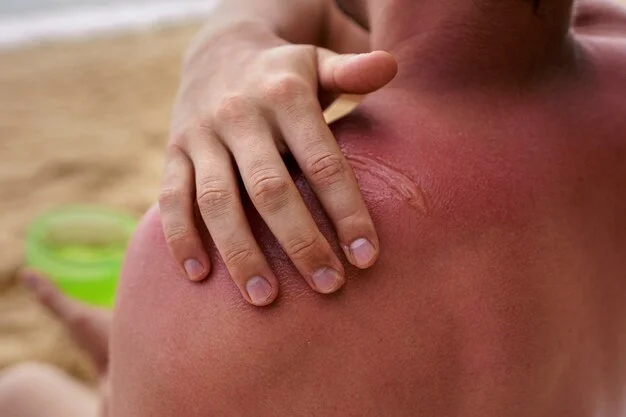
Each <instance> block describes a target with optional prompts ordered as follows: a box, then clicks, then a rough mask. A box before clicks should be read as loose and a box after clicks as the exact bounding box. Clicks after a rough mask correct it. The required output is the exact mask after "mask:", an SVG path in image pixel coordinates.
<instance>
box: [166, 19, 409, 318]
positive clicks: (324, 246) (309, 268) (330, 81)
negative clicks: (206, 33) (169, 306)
mask: <svg viewBox="0 0 626 417" xmlns="http://www.w3.org/2000/svg"><path fill="white" fill-rule="evenodd" d="M396 71H397V64H396V62H395V60H394V58H393V57H392V56H391V55H389V54H388V53H386V52H381V51H378V52H372V53H368V54H360V55H337V54H335V53H333V52H331V51H329V50H326V49H322V48H318V47H315V46H311V45H293V44H289V43H287V42H285V41H284V40H282V39H280V38H278V37H276V36H275V35H273V34H269V33H266V32H263V31H260V30H257V31H255V30H250V29H248V28H241V30H240V31H236V32H233V31H231V32H228V33H221V35H220V36H213V37H212V38H211V39H204V40H203V41H202V42H199V43H197V45H196V47H195V48H193V50H192V53H191V54H190V55H189V56H188V58H187V60H186V64H185V67H184V71H183V76H182V80H181V85H180V89H179V93H178V97H177V100H176V104H175V107H174V111H173V117H172V126H171V132H170V134H171V136H170V140H169V145H168V152H167V161H166V168H165V174H164V180H163V186H162V191H161V195H160V198H159V206H160V210H161V217H162V221H163V228H164V233H165V237H166V240H167V243H168V246H169V248H170V251H171V253H172V255H173V257H174V259H175V260H176V261H177V262H178V263H179V264H180V266H181V267H182V268H183V270H184V271H185V272H186V274H187V276H188V277H189V278H190V279H192V280H202V279H204V278H205V277H206V276H207V274H208V273H209V270H210V260H209V257H208V255H207V253H206V251H205V249H204V247H203V245H202V242H201V239H200V234H199V232H198V230H197V228H196V226H195V223H194V215H193V213H194V208H195V204H196V202H197V206H198V208H199V211H200V213H201V215H202V219H203V221H204V223H205V224H206V227H207V229H208V231H209V233H210V234H211V237H212V239H213V240H214V242H215V245H216V247H217V249H218V250H219V252H220V254H221V256H222V258H223V260H224V262H225V264H226V266H227V268H228V270H229V272H230V275H231V276H232V278H233V280H234V281H235V283H236V284H237V286H238V287H239V289H240V291H241V293H242V294H243V296H244V298H245V299H246V300H248V302H251V303H252V304H255V305H258V306H262V305H267V304H270V303H271V302H272V301H273V300H274V299H275V298H276V296H277V294H278V282H277V279H276V277H275V276H274V274H273V273H272V270H271V268H270V267H269V265H268V263H267V261H266V259H265V257H264V255H263V253H262V251H261V249H260V248H259V246H258V244H257V243H256V241H255V238H254V237H253V235H252V232H251V230H250V226H249V225H248V222H247V220H246V217H245V214H244V210H243V206H242V203H241V199H240V194H239V189H238V185H237V174H236V171H235V169H237V171H238V174H239V175H240V176H241V178H242V179H243V184H244V186H245V191H246V192H247V193H248V195H249V196H250V198H251V201H252V203H253V204H254V206H255V207H256V209H257V210H258V212H259V214H260V215H261V217H262V218H263V220H264V221H265V223H266V224H267V225H268V227H269V228H270V230H271V231H272V233H273V234H274V235H275V236H276V238H277V240H278V242H279V243H280V244H281V246H282V248H283V249H284V251H285V252H286V254H287V255H288V256H289V257H290V259H291V260H292V262H293V264H294V265H295V266H296V268H297V269H298V271H299V272H300V273H301V274H302V276H303V277H304V278H305V279H306V281H307V282H308V284H309V285H310V286H311V287H312V288H313V289H315V290H317V291H318V292H320V293H332V292H334V291H336V290H337V289H339V288H340V287H341V286H342V285H343V282H344V276H343V267H342V264H341V262H340V261H339V259H338V258H337V257H336V255H335V254H334V252H333V251H332V249H331V247H330V245H329V243H328V241H327V240H326V239H325V238H324V236H323V235H322V234H321V233H320V231H319V230H318V227H317V225H316V223H315V222H314V220H313V218H312V216H311V214H310V213H309V211H308V209H307V207H306V206H305V204H304V202H303V200H302V198H301V196H300V194H299V192H298V190H297V188H296V187H295V185H294V183H293V181H292V179H291V177H290V175H289V173H288V172H287V168H286V166H285V164H284V162H283V160H282V158H281V153H283V152H285V151H286V150H287V149H289V151H291V153H292V154H293V155H294V157H295V159H296V161H297V163H298V164H299V166H300V168H301V169H302V171H303V173H304V174H305V176H306V178H307V180H308V181H309V183H310V184H311V186H312V188H313V190H314V191H315V193H316V195H317V197H318V199H319V200H320V202H321V203H322V205H323V207H324V209H325V211H326V213H327V215H328V217H329V218H330V220H331V221H332V223H333V226H334V228H335V230H336V232H337V235H338V238H339V241H340V243H341V246H342V248H343V250H344V252H345V255H346V256H347V258H348V260H349V261H350V262H351V263H352V264H353V265H355V266H357V267H359V268H367V267H369V266H371V265H372V264H373V263H374V262H375V260H376V258H377V256H378V249H379V244H378V238H377V235H376V231H375V230H374V225H373V223H372V219H371V218H370V215H369V213H368V210H367V208H366V206H365V204H364V202H363V199H362V197H361V193H360V191H359V188H358V184H357V182H356V179H355V176H354V174H353V172H352V169H351V167H350V165H349V164H348V163H347V161H346V159H345V158H344V156H343V154H342V153H341V150H340V149H339V146H338V145H337V143H336V141H335V138H334V136H333V135H332V133H331V131H330V129H329V127H328V126H327V124H326V122H325V120H324V117H323V110H322V106H323V105H325V104H328V103H329V102H330V101H331V96H333V95H336V94H340V93H353V94H365V93H370V92H372V91H375V90H377V89H379V88H381V87H383V86H384V85H386V84H387V83H388V82H389V81H391V80H392V79H393V77H394V76H395V74H396ZM320 100H321V101H320Z"/></svg>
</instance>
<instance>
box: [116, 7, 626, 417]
mask: <svg viewBox="0 0 626 417" xmlns="http://www.w3.org/2000/svg"><path fill="white" fill-rule="evenodd" d="M618 20H619V19H618ZM624 21H626V19H625V20H624ZM624 27H626V25H624ZM586 30H587V29H585V31H586ZM592 32H593V33H592ZM597 32H599V33H602V32H601V31H600V30H599V29H596V28H594V29H593V30H591V31H589V33H588V34H587V35H585V36H584V37H583V36H581V37H579V38H578V43H579V45H580V54H581V56H584V59H580V60H579V61H577V62H578V63H579V65H577V66H576V68H574V69H573V70H572V71H568V76H565V77H561V78H560V81H558V82H556V81H555V82H551V83H546V85H545V86H540V87H537V88H534V89H528V90H524V91H522V92H517V93H502V92H500V93H498V94H496V93H494V94H491V93H489V92H487V93H485V92H484V91H481V94H477V93H475V92H474V91H471V90H470V91H468V92H465V93H463V94H454V95H450V96H447V97H446V99H445V100H442V99H441V97H434V96H430V95H428V94H424V95H423V96H419V95H418V94H416V93H415V89H413V85H412V84H411V82H410V81H406V80H405V81H401V80H399V81H398V82H397V83H396V84H395V85H392V86H391V87H390V88H387V89H385V90H383V91H381V92H379V93H377V94H374V95H372V96H370V97H369V98H368V99H367V100H365V102H364V103H363V104H362V105H361V106H360V107H359V109H358V110H357V111H356V112H355V113H353V114H352V115H350V116H349V117H347V118H345V119H343V120H342V121H340V122H339V123H337V124H335V125H334V127H333V129H334V132H335V134H336V136H337V138H338V141H339V142H340V144H341V146H342V148H343V150H344V152H345V153H346V155H347V157H348V160H349V161H350V162H351V164H352V166H353V168H354V169H355V172H356V175H357V177H358V179H359V183H360V185H361V188H362V191H363V194H364V197H365V199H366V201H367V203H368V206H369V208H370V210H371V213H372V216H373V218H374V220H375V223H376V227H377V230H378V233H379V236H380V243H381V249H382V252H381V256H380V259H379V261H378V262H377V263H376V265H375V266H374V267H372V268H371V269H369V270H366V271H359V270H356V269H354V268H352V267H350V266H349V265H348V264H347V263H346V264H345V268H346V273H347V284H346V286H345V288H344V289H343V290H342V291H341V292H340V293H338V294H336V295H334V296H323V295H319V294H317V293H314V292H313V291H311V290H310V288H309V287H308V286H307V285H306V283H305V282H304V280H303V279H302V278H301V277H300V276H299V275H298V273H297V271H296V270H295V269H294V268H293V266H292V265H291V264H290V263H289V261H288V258H287V257H286V256H285V255H284V253H283V252H282V251H281V250H280V248H279V247H278V245H277V243H276V241H275V239H274V238H273V237H272V236H271V234H270V233H269V231H268V230H267V228H266V227H265V226H264V225H263V224H262V222H261V221H260V219H259V218H258V216H256V215H255V214H254V213H250V217H251V219H252V225H253V226H252V227H253V230H255V233H256V234H257V236H258V238H259V241H260V243H261V244H262V246H263V248H264V250H265V253H266V254H267V255H268V259H269V260H270V262H271V264H272V266H273V268H274V269H275V271H276V273H277V276H278V277H280V281H281V282H280V284H281V295H280V298H279V300H278V302H277V303H276V305H275V306H272V307H269V308H256V307H252V306H250V305H249V304H248V303H246V302H245V301H244V300H243V299H242V298H241V296H240V293H239V291H238V289H237V288H236V287H235V285H234V284H233V283H232V280H231V279H230V277H229V276H228V274H227V272H226V269H225V267H224V265H223V263H221V262H220V261H219V260H218V261H217V262H215V264H214V271H213V273H212V275H211V278H210V279H209V280H208V281H206V282H204V283H202V284H197V283H192V282H189V281H188V280H186V279H185V277H184V276H183V275H182V274H181V272H180V269H179V268H178V266H177V265H176V264H175V263H174V262H173V261H172V260H171V259H170V257H169V255H168V251H167V247H166V244H165V241H164V239H163V235H162V229H161V224H160V219H159V215H158V210H157V209H152V210H150V211H149V212H148V213H147V215H146V217H145V218H144V220H143V222H142V223H141V225H140V226H139V229H138V231H137V233H136V235H135V237H134V239H133V241H132V242H131V245H130V248H129V251H128V255H127V261H126V264H125V267H124V271H123V274H122V280H121V283H120V290H119V294H118V305H117V310H116V320H115V324H114V328H113V337H112V352H113V353H112V362H111V367H112V387H113V388H112V389H113V396H112V404H111V406H112V415H114V416H116V417H161V416H163V417H165V416H168V417H169V416H185V417H205V416H255V417H265V416H267V417H270V416H290V417H298V416H303V417H304V416H323V417H346V416H361V417H369V416H372V417H373V416H392V417H396V416H407V417H408V416H411V417H413V416H418V415H419V416H446V417H447V416H459V417H461V416H462V417H522V416H523V417H544V416H545V417H561V416H563V417H595V416H607V417H619V416H622V415H624V413H626V398H625V393H626V300H625V295H624V294H626V215H625V214H626V116H625V115H626V70H625V69H624V68H626V41H625V40H623V39H624V38H619V37H615V36H616V35H615V33H614V32H615V29H614V26H611V37H606V36H599V35H598V33H597ZM295 178H296V179H297V184H298V187H299V189H300V190H301V192H302V194H303V196H304V197H305V200H306V202H307V204H308V205H309V207H310V208H311V209H312V210H313V213H314V214H315V218H316V220H317V221H318V223H319V224H320V226H321V228H322V229H323V231H324V233H325V234H326V235H327V236H329V237H330V239H332V241H333V242H334V244H335V249H336V250H337V253H340V249H339V248H338V247H337V239H336V238H335V237H334V236H333V233H332V230H331V227H330V225H329V223H328V220H327V219H326V218H325V217H324V215H323V214H322V210H321V208H320V206H319V204H318V203H317V202H316V200H315V198H314V196H313V194H312V192H311V190H310V189H309V187H308V186H307V184H306V182H305V181H304V179H303V178H302V177H301V175H299V174H296V175H295ZM205 239H206V243H207V246H208V247H209V248H210V251H211V255H212V256H214V257H217V254H216V252H215V248H214V247H213V246H212V244H211V242H210V239H209V237H208V236H206V234H205Z"/></svg>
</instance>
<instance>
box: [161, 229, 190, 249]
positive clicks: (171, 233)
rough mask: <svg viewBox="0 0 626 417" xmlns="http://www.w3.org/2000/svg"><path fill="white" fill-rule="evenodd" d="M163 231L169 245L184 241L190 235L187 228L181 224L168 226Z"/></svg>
mask: <svg viewBox="0 0 626 417" xmlns="http://www.w3.org/2000/svg"><path fill="white" fill-rule="evenodd" d="M163 233H164V235H165V241H166V242H167V244H168V245H169V246H174V245H176V244H178V243H179V242H183V241H185V240H186V239H187V237H188V236H189V232H188V230H187V228H186V227H184V226H181V225H175V226H168V227H166V228H165V229H164V231H163Z"/></svg>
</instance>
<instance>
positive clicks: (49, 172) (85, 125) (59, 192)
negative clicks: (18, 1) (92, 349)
mask: <svg viewBox="0 0 626 417" xmlns="http://www.w3.org/2000/svg"><path fill="white" fill-rule="evenodd" d="M197 29H198V26H195V25H183V26H178V27H174V28H168V29H160V30H153V31H149V32H147V31H143V32H140V33H135V34H130V35H128V34H127V35H123V36H118V37H113V38H111V37H107V38H103V39H100V40H90V41H71V42H67V41H66V42H63V43H57V44H47V45H42V46H29V47H25V48H21V49H16V50H9V51H0V63H1V64H0V170H1V171H0V248H1V249H0V369H2V368H4V367H6V366H8V365H10V364H14V363H16V362H20V361H25V360H31V361H32V360H35V361H44V362H48V363H51V364H54V365H57V366H59V367H60V368H62V369H65V370H66V371H68V372H69V373H71V374H73V375H75V376H77V377H79V378H83V379H90V377H91V371H90V368H89V366H88V364H87V363H86V361H85V360H84V358H83V357H82V356H81V354H80V353H79V352H78V351H77V350H76V348H75V347H74V346H73V344H72V343H71V342H70V341H69V340H68V338H67V335H66V334H65V333H64V331H63V329H62V328H61V327H60V326H59V325H58V324H57V323H56V322H55V321H54V320H53V319H52V318H51V317H49V316H48V315H47V314H46V313H45V312H44V311H43V310H42V309H41V308H40V307H39V306H38V305H37V304H36V303H35V301H34V299H33V298H32V297H31V296H30V295H29V294H28V292H27V291H26V290H25V289H23V288H22V287H21V286H20V285H19V284H18V283H17V280H16V272H17V270H18V269H19V268H20V267H21V265H22V262H23V253H24V236H25V232H26V230H27V228H28V226H29V224H30V222H31V221H32V220H33V219H34V218H35V217H36V216H37V215H38V214H40V213H42V212H45V211H46V210H48V209H50V208H53V207H56V206H59V205H66V204H75V203H96V204H103V205H106V206H109V207H112V208H116V209H121V210H125V211H128V212H130V213H134V214H135V215H137V216H140V215H141V214H142V213H143V212H144V211H145V210H146V209H147V208H148V207H149V206H150V205H151V204H153V202H154V201H155V200H156V198H157V195H158V190H159V183H160V176H161V168H162V158H163V154H164V146H165V142H166V140H167V131H168V122H169V114H170V109H171V105H172V101H173V98H174V94H175V92H176V88H177V83H178V77H179V69H180V62H181V58H182V54H183V53H184V51H185V49H186V47H187V44H188V43H189V41H190V40H191V38H192V37H193V35H194V34H195V32H196V31H197ZM346 105H348V106H349V104H346V103H340V104H339V110H338V111H339V112H341V111H342V108H343V107H345V106H346Z"/></svg>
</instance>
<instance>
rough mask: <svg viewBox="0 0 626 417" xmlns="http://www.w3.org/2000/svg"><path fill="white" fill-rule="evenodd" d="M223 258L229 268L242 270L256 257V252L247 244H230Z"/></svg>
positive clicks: (223, 253)
mask: <svg viewBox="0 0 626 417" xmlns="http://www.w3.org/2000/svg"><path fill="white" fill-rule="evenodd" d="M222 257H223V259H224V262H225V263H226V265H228V267H229V268H231V269H232V268H235V269H236V268H240V267H242V266H243V265H245V264H246V263H248V262H250V260H251V259H252V258H253V257H254V251H253V250H252V248H251V247H250V245H249V244H248V243H247V242H238V243H232V244H230V245H229V246H228V247H227V248H226V249H225V250H224V251H223V252H222Z"/></svg>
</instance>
